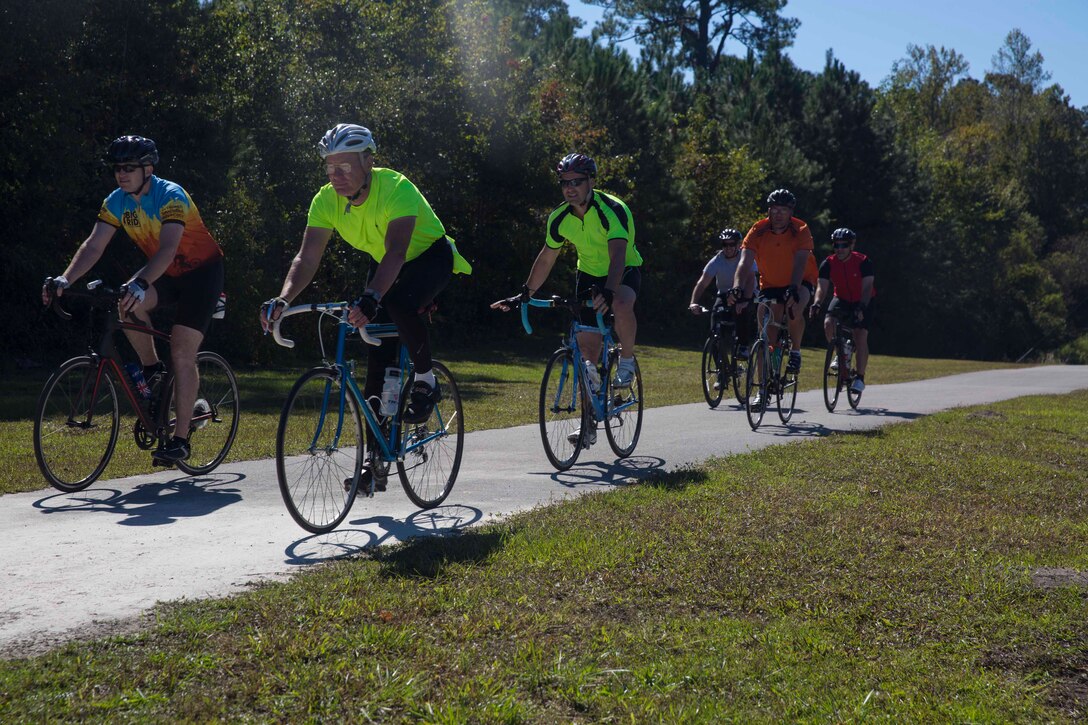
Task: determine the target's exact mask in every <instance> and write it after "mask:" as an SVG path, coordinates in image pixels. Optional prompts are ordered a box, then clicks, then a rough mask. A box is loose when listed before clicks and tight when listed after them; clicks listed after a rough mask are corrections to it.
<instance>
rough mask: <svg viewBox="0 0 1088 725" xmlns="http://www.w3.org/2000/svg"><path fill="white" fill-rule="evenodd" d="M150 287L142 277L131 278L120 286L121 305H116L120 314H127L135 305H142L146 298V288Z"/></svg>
mask: <svg viewBox="0 0 1088 725" xmlns="http://www.w3.org/2000/svg"><path fill="white" fill-rule="evenodd" d="M150 286H151V285H149V284H148V283H147V280H146V279H144V278H143V277H133V278H132V279H130V280H129V281H128V282H126V283H125V284H123V285H121V293H122V295H121V303H120V304H119V305H118V307H120V308H121V312H122V313H124V314H128V313H129V312H132V310H133V309H135V308H136V306H137V305H141V304H143V302H144V298H145V297H147V288H148V287H150Z"/></svg>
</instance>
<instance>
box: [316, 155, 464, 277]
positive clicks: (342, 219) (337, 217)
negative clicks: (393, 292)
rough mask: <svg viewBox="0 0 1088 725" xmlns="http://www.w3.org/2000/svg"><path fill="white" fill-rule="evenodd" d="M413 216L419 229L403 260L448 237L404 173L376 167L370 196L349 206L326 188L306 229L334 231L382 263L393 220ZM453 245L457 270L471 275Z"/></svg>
mask: <svg viewBox="0 0 1088 725" xmlns="http://www.w3.org/2000/svg"><path fill="white" fill-rule="evenodd" d="M409 216H410V217H415V218H416V225H415V228H414V229H413V230H412V239H411V242H410V243H409V244H408V252H407V254H406V255H405V261H411V260H413V259H415V258H416V257H418V256H419V255H421V254H423V252H425V251H427V249H429V248H430V246H431V245H432V244H434V243H435V242H436V241H438V240H440V239H442V240H445V239H447V237H446V228H445V227H444V226H442V222H441V221H439V219H438V216H437V215H436V214H435V213H434V210H433V209H431V205H430V204H429V203H427V200H426V199H425V198H424V197H423V194H422V193H421V192H420V191H419V189H417V188H416V185H415V184H413V183H412V182H411V181H409V180H408V178H407V177H406V176H404V174H401V173H400V172H397V171H394V170H393V169H384V168H381V167H377V166H376V167H374V169H373V170H372V172H371V176H370V193H369V194H368V195H367V198H366V201H365V202H363V203H362V204H360V205H359V206H349V205H348V200H347V198H346V197H343V196H340V195H339V194H337V193H336V190H335V189H333V188H332V184H325V186H323V187H321V189H320V190H319V191H318V192H317V194H316V195H315V196H314V199H313V201H312V202H311V203H310V214H309V217H308V218H307V221H306V224H307V226H311V227H316V228H319V229H335V230H336V232H337V233H338V234H339V235H340V236H341V237H343V239H344V241H345V242H347V243H348V244H350V245H351V246H353V247H355V248H356V249H359V250H362V251H364V252H366V253H367V254H369V255H370V256H371V257H373V258H374V260H375V261H377V262H381V261H382V259H383V258H384V257H385V235H386V231H387V230H388V229H389V222H391V221H392V220H394V219H400V218H402V217H409ZM449 243H450V246H451V247H453V258H454V261H453V271H454V272H456V273H461V274H471V272H472V265H470V264H469V263H468V261H467V260H466V259H465V258H464V257H462V256H461V255H460V254H459V253H458V252H457V247H456V246H454V245H453V240H450V242H449Z"/></svg>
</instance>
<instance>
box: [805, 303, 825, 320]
mask: <svg viewBox="0 0 1088 725" xmlns="http://www.w3.org/2000/svg"><path fill="white" fill-rule="evenodd" d="M823 313H824V308H823V305H821V304H820V303H819V302H815V303H813V305H812V307H809V308H808V319H810V320H818V319H820V318H821V317H823Z"/></svg>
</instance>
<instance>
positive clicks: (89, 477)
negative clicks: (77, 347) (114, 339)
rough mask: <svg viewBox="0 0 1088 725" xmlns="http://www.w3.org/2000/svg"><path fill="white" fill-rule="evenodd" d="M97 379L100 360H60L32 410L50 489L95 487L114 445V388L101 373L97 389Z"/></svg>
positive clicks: (116, 412)
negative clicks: (62, 361)
mask: <svg viewBox="0 0 1088 725" xmlns="http://www.w3.org/2000/svg"><path fill="white" fill-rule="evenodd" d="M97 376H98V362H97V361H96V360H95V359H94V358H92V357H90V356H82V357H76V358H72V359H71V360H68V361H67V362H64V363H63V364H61V366H60V367H58V368H57V369H56V370H55V371H54V372H53V374H52V375H50V376H49V379H48V380H47V381H46V383H45V387H44V388H42V392H41V395H40V396H39V397H38V404H37V407H36V408H35V411H34V457H35V458H36V459H37V461H38V468H39V469H41V472H42V475H44V476H45V480H47V481H49V484H50V485H51V486H53V488H56V489H58V490H61V491H64V492H67V493H71V492H73V491H82V490H83V489H85V488H87V487H88V486H90V485H91V484H92V483H94V482H95V481H96V480H97V479H98V477H99V476H101V475H102V472H103V471H104V470H105V469H106V466H107V465H108V464H109V462H110V458H111V457H112V456H113V450H114V448H115V447H116V445H117V435H118V429H119V427H120V422H121V417H120V410H119V407H118V402H117V390H116V388H115V387H114V384H113V380H112V378H111V377H110V376H109V375H108V374H107V373H106V371H105V370H103V371H102V376H101V384H100V385H99V386H98V389H97V390H95V386H94V382H95V378H96V377H97ZM92 396H93V398H94V399H93V400H91V397H92ZM77 416H78V417H79V418H80V419H81V420H79V421H78V422H77V420H76V417H77Z"/></svg>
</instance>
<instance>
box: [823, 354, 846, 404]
mask: <svg viewBox="0 0 1088 725" xmlns="http://www.w3.org/2000/svg"><path fill="white" fill-rule="evenodd" d="M838 354H839V346H838V344H837V341H836V340H832V341H831V342H829V343H827V354H826V355H824V405H825V406H826V407H827V412H828V413H834V412H835V406H836V405H837V404H838V402H839V392H840V391H841V390H842V373H841V372H840V370H841V367H842V365H841V363H842V359H841V358H838V359H839V363H840V365H839V366H838V367H836V368H835V369H834V370H832V369H831V363H833V362H835V360H836V359H837V356H838Z"/></svg>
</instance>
